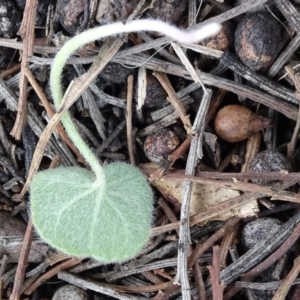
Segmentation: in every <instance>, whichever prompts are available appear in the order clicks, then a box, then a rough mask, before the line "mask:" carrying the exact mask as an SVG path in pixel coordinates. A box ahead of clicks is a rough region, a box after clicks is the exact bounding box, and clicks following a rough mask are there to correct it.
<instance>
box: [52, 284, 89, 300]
mask: <svg viewBox="0 0 300 300" xmlns="http://www.w3.org/2000/svg"><path fill="white" fill-rule="evenodd" d="M66 299H70V300H88V299H89V295H88V293H87V292H86V291H85V290H83V289H81V288H79V287H77V286H75V285H72V284H67V285H64V286H62V287H60V288H59V289H58V290H57V291H56V292H55V293H54V295H53V297H52V300H66Z"/></svg>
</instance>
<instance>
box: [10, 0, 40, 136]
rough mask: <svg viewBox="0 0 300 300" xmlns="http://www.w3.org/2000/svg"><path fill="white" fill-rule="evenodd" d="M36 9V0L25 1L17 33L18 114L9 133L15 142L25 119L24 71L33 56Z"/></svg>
mask: <svg viewBox="0 0 300 300" xmlns="http://www.w3.org/2000/svg"><path fill="white" fill-rule="evenodd" d="M36 9H37V0H27V1H26V6H25V10H24V15H23V20H22V24H21V27H20V30H19V32H18V34H19V35H20V36H21V37H22V38H23V44H24V48H23V53H22V62H21V76H20V83H19V88H20V95H19V103H18V113H17V118H16V121H15V125H14V127H13V129H12V131H11V133H10V134H11V135H12V136H13V137H14V138H15V139H17V140H19V139H20V138H21V133H22V130H23V127H24V125H25V123H26V119H27V114H26V107H27V78H26V76H25V73H24V70H25V69H28V67H29V61H28V57H29V56H32V55H33V43H34V25H35V15H36Z"/></svg>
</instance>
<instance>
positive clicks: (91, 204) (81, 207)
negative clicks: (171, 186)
mask: <svg viewBox="0 0 300 300" xmlns="http://www.w3.org/2000/svg"><path fill="white" fill-rule="evenodd" d="M104 174H105V178H106V182H105V186H104V188H103V186H100V184H99V183H97V182H96V181H95V175H94V173H92V172H90V171H87V170H85V169H83V168H78V167H68V168H57V169H49V170H46V171H42V172H39V173H37V174H36V175H35V176H34V178H33V181H32V183H31V191H30V193H31V213H32V220H33V224H34V225H35V227H36V229H37V231H38V233H39V234H40V236H41V237H42V238H43V239H44V240H45V241H46V242H48V243H49V244H50V245H52V246H53V247H55V248H57V249H59V250H61V251H62V252H65V253H68V254H71V255H75V256H79V257H86V256H89V257H94V258H95V259H97V260H100V261H103V262H106V263H110V262H121V261H125V260H128V259H130V258H133V257H135V256H136V255H137V254H138V253H139V252H140V251H141V250H142V248H143V246H144V245H145V244H146V242H147V241H148V239H149V230H150V228H151V221H152V209H153V208H152V207H153V195H152V191H151V188H150V186H149V184H148V183H147V181H146V179H145V178H144V176H143V175H142V174H141V173H140V171H139V170H138V169H137V168H135V167H133V166H131V165H128V164H125V163H116V164H111V165H108V166H106V167H105V168H104Z"/></svg>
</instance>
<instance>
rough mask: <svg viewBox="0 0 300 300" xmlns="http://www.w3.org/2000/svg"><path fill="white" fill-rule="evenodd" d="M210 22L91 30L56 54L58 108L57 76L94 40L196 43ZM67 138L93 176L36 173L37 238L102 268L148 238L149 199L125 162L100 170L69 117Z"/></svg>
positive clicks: (212, 28)
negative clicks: (143, 35) (151, 38)
mask: <svg viewBox="0 0 300 300" xmlns="http://www.w3.org/2000/svg"><path fill="white" fill-rule="evenodd" d="M219 29H220V25H218V24H215V23H212V24H209V25H206V26H204V27H202V28H201V29H198V30H193V31H187V32H185V31H182V30H180V29H178V28H176V27H174V26H171V25H169V24H167V23H164V22H161V21H157V20H136V21H131V22H128V23H126V24H123V23H121V22H119V23H113V24H109V25H105V26H101V27H97V28H93V29H89V30H87V31H85V32H83V33H81V34H79V35H77V36H75V37H74V38H72V39H70V40H69V41H68V42H67V43H66V44H65V45H64V46H63V47H62V48H61V50H60V51H59V52H58V53H57V55H56V57H55V59H54V62H53V64H52V68H51V74H50V86H51V92H52V96H53V99H54V103H55V106H56V109H57V110H59V109H60V107H61V106H62V105H63V103H62V102H63V101H62V99H63V93H62V88H61V74H62V71H63V67H64V65H65V64H66V61H67V59H68V57H69V56H70V55H71V54H72V53H73V52H74V51H75V50H77V49H78V48H80V47H81V46H83V45H84V44H87V43H89V42H91V41H94V40H96V39H100V38H103V37H107V36H110V35H114V34H119V33H123V32H132V31H140V30H150V31H158V32H161V33H163V34H166V35H168V36H170V37H171V38H172V39H175V40H177V41H179V42H185V43H193V42H198V41H200V40H201V39H204V38H206V37H208V36H211V35H213V34H215V33H217V32H218V30H219ZM61 121H62V123H63V125H64V127H65V129H66V131H67V133H68V135H69V136H70V138H71V139H72V141H73V143H74V144H75V146H76V147H77V148H78V149H79V151H80V152H81V154H82V155H83V157H84V158H85V159H86V161H87V162H88V163H89V165H90V166H91V169H92V171H88V170H86V169H83V168H80V167H60V168H57V169H49V170H46V171H42V172H39V173H37V174H35V176H34V177H33V180H32V183H31V188H30V194H31V195H30V199H31V214H32V221H33V224H34V226H35V228H36V230H37V232H38V233H39V235H40V236H41V237H42V238H43V239H44V240H45V241H46V242H48V243H49V244H50V245H51V246H53V247H55V248H57V249H59V250H61V251H62V252H64V253H67V254H70V255H75V256H80V257H93V258H95V259H97V260H100V261H103V262H104V263H112V262H122V261H125V260H128V259H131V258H133V257H135V256H136V255H138V254H139V253H140V251H141V250H142V248H143V247H144V246H145V244H146V243H147V241H148V239H149V232H150V228H151V222H152V210H153V195H152V190H151V188H150V185H149V184H148V182H147V180H146V179H145V178H144V176H143V174H142V173H141V172H140V171H139V170H138V169H137V168H136V167H133V166H131V165H129V164H126V163H113V164H110V165H108V166H106V167H104V168H103V167H102V166H101V165H100V164H99V162H98V160H97V158H96V157H95V156H94V155H93V153H92V151H91V150H90V149H89V148H88V146H87V145H86V144H85V143H84V141H83V140H82V138H81V137H80V135H79V133H78V132H77V131H76V128H75V126H74V125H73V123H72V121H71V118H70V115H69V113H68V112H67V113H65V114H64V115H63V117H62V119H61Z"/></svg>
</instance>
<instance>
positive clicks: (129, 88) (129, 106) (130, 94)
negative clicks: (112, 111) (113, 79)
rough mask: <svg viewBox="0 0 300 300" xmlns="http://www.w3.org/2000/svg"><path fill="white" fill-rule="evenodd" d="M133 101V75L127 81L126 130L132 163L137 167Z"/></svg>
mask: <svg viewBox="0 0 300 300" xmlns="http://www.w3.org/2000/svg"><path fill="white" fill-rule="evenodd" d="M132 99H133V75H130V76H128V79H127V106H126V130H127V146H128V152H129V158H130V163H131V164H132V165H135V156H134V151H133V149H134V147H133V142H134V141H133V139H132Z"/></svg>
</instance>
